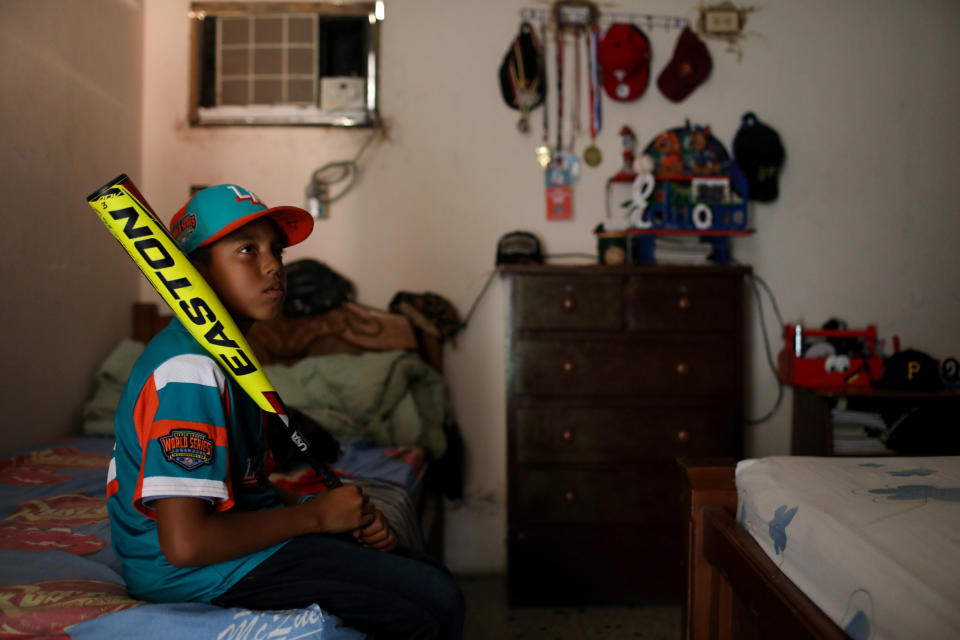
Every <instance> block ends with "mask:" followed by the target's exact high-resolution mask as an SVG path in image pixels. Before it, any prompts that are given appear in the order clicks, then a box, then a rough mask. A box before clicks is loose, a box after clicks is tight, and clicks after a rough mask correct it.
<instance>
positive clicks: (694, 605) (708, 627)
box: [678, 458, 849, 640]
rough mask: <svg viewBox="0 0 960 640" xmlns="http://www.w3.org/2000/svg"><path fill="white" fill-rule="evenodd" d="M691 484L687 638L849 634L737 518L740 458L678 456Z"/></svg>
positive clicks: (839, 637) (800, 639) (839, 638)
mask: <svg viewBox="0 0 960 640" xmlns="http://www.w3.org/2000/svg"><path fill="white" fill-rule="evenodd" d="M678 462H679V463H680V466H681V467H683V469H684V471H685V477H686V481H687V489H688V490H687V491H686V493H685V495H686V506H685V513H686V515H687V523H686V526H685V531H686V549H687V558H686V565H687V566H686V573H687V587H686V592H685V597H684V602H683V629H684V638H685V639H686V640H706V639H708V638H709V639H729V638H736V639H737V640H740V639H749V638H757V639H761V638H777V639H778V640H791V639H796V640H811V639H821V638H822V639H830V640H833V639H836V640H843V639H848V638H849V636H847V634H845V633H844V632H843V631H842V630H841V629H840V627H838V626H837V625H836V623H834V622H833V620H831V619H830V618H828V617H827V615H826V614H824V613H823V611H821V610H820V608H819V607H817V605H815V604H814V603H813V602H811V601H810V599H809V598H807V596H806V595H804V594H803V592H802V591H800V590H799V589H798V588H797V587H796V586H795V585H794V584H793V582H791V581H790V579H789V578H787V577H786V576H785V575H784V574H783V573H782V572H781V571H780V569H779V568H778V567H777V566H776V565H775V564H774V563H773V562H772V561H771V560H770V558H769V557H768V556H767V554H766V553H765V552H764V551H763V549H762V548H761V547H760V545H758V544H757V542H756V541H755V540H754V539H753V537H751V535H750V534H749V533H748V532H747V531H745V530H744V529H743V528H742V527H740V525H739V524H738V523H737V521H736V511H737V490H736V486H735V484H734V471H735V469H736V466H735V461H734V460H733V459H730V458H720V459H716V458H714V459H700V460H697V459H688V458H682V459H680V460H679V461H678Z"/></svg>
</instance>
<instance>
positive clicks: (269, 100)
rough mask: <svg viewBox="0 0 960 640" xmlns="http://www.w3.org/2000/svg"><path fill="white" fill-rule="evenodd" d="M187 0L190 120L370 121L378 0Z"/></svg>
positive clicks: (212, 122) (348, 123) (373, 102)
mask: <svg viewBox="0 0 960 640" xmlns="http://www.w3.org/2000/svg"><path fill="white" fill-rule="evenodd" d="M191 9H192V10H191V12H190V17H191V20H192V23H193V25H192V26H193V34H192V42H193V56H192V57H193V65H192V69H191V76H192V80H193V84H192V87H193V91H192V92H191V109H190V111H191V113H190V122H191V124H194V125H201V126H202V125H258V124H275V125H339V126H356V125H371V124H373V123H374V121H375V119H376V109H377V106H376V105H377V103H376V95H377V94H376V76H377V74H376V64H377V55H376V44H377V35H378V34H377V29H378V27H379V23H380V20H382V18H383V12H382V4H381V3H380V2H377V3H369V2H368V3H353V4H348V3H344V4H327V3H310V2H297V3H288V2H260V3H244V2H223V3H215V2H206V3H194V4H193V5H192V7H191Z"/></svg>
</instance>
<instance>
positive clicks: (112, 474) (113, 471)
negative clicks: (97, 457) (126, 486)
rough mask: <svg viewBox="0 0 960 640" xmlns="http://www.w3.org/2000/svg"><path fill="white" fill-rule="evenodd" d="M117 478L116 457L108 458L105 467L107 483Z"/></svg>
mask: <svg viewBox="0 0 960 640" xmlns="http://www.w3.org/2000/svg"><path fill="white" fill-rule="evenodd" d="M116 479H117V459H116V458H113V457H111V458H110V466H109V467H107V484H110V483H111V482H113V481H114V480H116Z"/></svg>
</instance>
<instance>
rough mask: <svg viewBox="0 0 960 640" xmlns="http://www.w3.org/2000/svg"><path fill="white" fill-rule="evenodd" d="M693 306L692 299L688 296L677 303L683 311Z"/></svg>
mask: <svg viewBox="0 0 960 640" xmlns="http://www.w3.org/2000/svg"><path fill="white" fill-rule="evenodd" d="M691 304H692V303H691V302H690V298H688V297H687V296H683V297H681V298H680V300H678V301H677V306H679V307H680V308H681V309H689V308H690V305H691Z"/></svg>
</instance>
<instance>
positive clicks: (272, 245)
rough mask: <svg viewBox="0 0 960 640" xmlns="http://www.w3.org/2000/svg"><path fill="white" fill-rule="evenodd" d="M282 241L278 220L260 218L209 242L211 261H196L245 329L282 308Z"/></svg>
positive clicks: (283, 279)
mask: <svg viewBox="0 0 960 640" xmlns="http://www.w3.org/2000/svg"><path fill="white" fill-rule="evenodd" d="M283 245H284V242H283V236H282V235H281V233H280V230H279V229H278V228H277V225H276V223H275V222H273V220H271V219H270V218H268V217H263V218H258V219H257V220H254V221H253V222H251V223H250V224H247V225H244V226H242V227H240V228H239V229H237V230H236V231H234V232H233V233H230V234H228V235H226V236H224V237H222V238H220V239H219V240H217V241H216V242H214V243H213V244H212V245H210V262H209V264H204V263H203V262H198V263H197V265H196V266H197V269H198V270H199V271H200V273H201V274H202V275H203V277H204V278H206V280H207V282H208V283H209V284H210V286H211V287H213V289H214V291H216V292H217V295H219V296H220V301H221V302H223V304H224V305H225V306H226V307H227V309H228V310H229V311H230V314H231V315H232V316H233V319H234V320H235V321H236V322H237V324H238V325H239V326H240V329H241V330H242V331H246V330H247V329H249V328H250V325H252V324H253V322H254V321H256V320H269V319H271V318H274V317H276V316H277V315H279V313H280V311H281V309H282V308H283V296H284V293H285V292H286V288H287V282H286V274H285V273H284V270H283Z"/></svg>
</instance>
